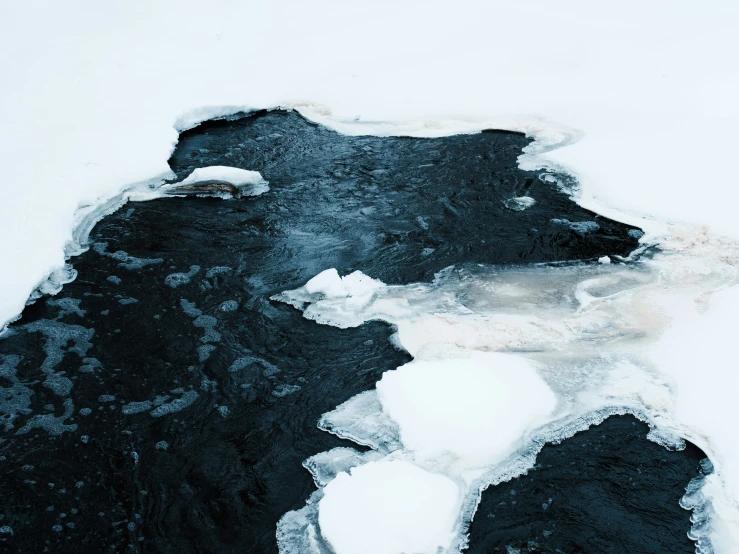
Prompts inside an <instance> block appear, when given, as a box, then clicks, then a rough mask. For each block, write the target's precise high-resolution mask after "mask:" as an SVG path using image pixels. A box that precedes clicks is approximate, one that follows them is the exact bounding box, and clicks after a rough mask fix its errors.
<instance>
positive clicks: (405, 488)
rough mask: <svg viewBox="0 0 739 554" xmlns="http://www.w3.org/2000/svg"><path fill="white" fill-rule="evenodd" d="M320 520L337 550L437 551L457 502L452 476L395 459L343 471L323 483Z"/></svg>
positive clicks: (369, 553) (349, 553)
mask: <svg viewBox="0 0 739 554" xmlns="http://www.w3.org/2000/svg"><path fill="white" fill-rule="evenodd" d="M324 494H325V496H324V497H323V499H322V500H321V502H320V508H319V524H320V526H321V531H322V533H323V535H324V537H325V538H326V539H327V540H328V541H329V543H330V544H331V546H332V547H333V549H334V552H335V553H336V554H398V553H400V552H408V553H410V552H413V553H414V554H435V553H436V552H438V549H439V548H441V549H444V548H446V547H447V546H448V545H449V543H450V542H451V539H452V536H453V526H454V522H455V520H456V516H457V514H456V513H457V510H458V506H459V502H460V495H459V488H458V487H457V485H456V484H455V483H454V481H452V480H451V479H448V478H446V477H443V476H441V475H437V474H434V473H430V472H428V471H424V470H423V469H421V468H419V467H418V466H416V465H414V464H411V463H408V462H405V461H401V460H397V461H388V460H381V461H376V462H370V463H368V464H366V465H363V466H360V467H357V468H354V469H353V470H351V474H349V473H346V472H342V473H340V474H339V475H338V476H337V477H336V478H335V479H334V480H332V481H331V482H330V483H329V484H328V485H327V486H326V488H325V492H324Z"/></svg>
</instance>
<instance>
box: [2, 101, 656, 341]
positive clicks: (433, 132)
mask: <svg viewBox="0 0 739 554" xmlns="http://www.w3.org/2000/svg"><path fill="white" fill-rule="evenodd" d="M281 109H284V110H295V111H297V112H298V113H300V114H301V115H302V116H303V117H305V118H306V119H308V120H309V121H312V122H314V123H318V124H320V125H323V126H325V127H327V128H329V129H332V130H334V131H336V132H339V133H342V134H346V135H353V136H358V135H371V136H407V137H416V138H433V137H442V136H452V135H459V134H475V133H479V132H481V131H483V130H487V129H495V130H502V131H513V132H520V133H524V134H525V135H526V136H527V137H529V138H531V139H532V142H531V144H530V145H529V146H527V147H526V148H525V149H524V151H523V152H522V153H521V155H520V156H519V159H518V164H519V167H521V169H525V170H530V171H535V170H540V169H552V170H554V171H557V172H561V173H565V174H568V175H573V176H574V177H575V178H576V176H575V174H574V173H573V172H572V170H571V168H567V167H564V166H562V165H560V164H558V163H556V162H554V161H552V160H549V159H547V158H546V157H545V155H546V154H548V153H551V152H553V151H555V150H558V149H560V148H564V147H565V146H568V145H571V144H574V143H575V142H577V140H578V139H579V138H580V137H581V136H582V133H580V132H578V131H575V130H574V129H571V128H568V127H566V126H564V125H557V124H553V123H548V122H546V121H545V120H544V119H542V118H538V117H529V118H527V117H510V118H500V117H498V118H495V117H489V118H477V119H447V120H443V119H442V120H435V121H433V122H432V123H430V122H428V121H405V122H390V121H385V122H364V121H362V122H359V121H355V120H348V119H343V118H336V117H333V116H332V115H331V111H330V110H329V109H328V108H326V107H323V106H317V105H315V104H309V103H305V102H301V103H296V104H285V105H275V106H271V107H263V108H257V107H248V106H221V107H202V108H198V109H195V110H190V111H188V112H185V113H183V114H180V115H179V116H178V117H177V118H176V120H175V122H174V124H173V129H174V130H176V131H177V132H178V134H179V133H182V132H184V131H186V130H188V129H192V128H194V127H197V126H198V125H200V124H202V123H205V122H207V121H212V120H219V119H239V118H241V117H247V116H248V115H250V114H251V113H254V112H257V111H261V110H269V111H271V110H281ZM177 143H178V141H177V140H175V141H174V142H173V143H172V145H171V149H170V151H169V155H168V156H167V159H168V158H169V156H171V154H172V152H174V149H175V148H176V147H177ZM165 163H166V160H165ZM175 177H176V176H175V175H174V173H172V171H171V170H170V171H167V172H165V173H161V174H159V175H156V176H154V177H151V178H148V179H145V180H143V181H137V182H134V183H129V184H124V185H122V186H120V187H119V188H118V190H117V192H115V193H113V194H111V195H109V196H105V195H100V196H98V197H97V198H95V199H94V200H87V199H81V200H80V204H79V206H78V207H77V209H76V210H75V212H74V214H73V216H72V224H71V229H70V230H69V231H68V233H67V235H66V237H67V238H66V240H65V244H64V247H63V251H62V252H61V253H58V254H62V255H63V261H62V262H61V263H52V264H51V265H50V267H49V268H47V269H46V271H45V272H44V274H43V275H39V276H37V278H36V279H35V282H34V283H28V284H27V285H26V287H25V288H26V289H27V290H28V293H27V294H26V297H25V298H24V299H21V298H15V299H14V300H11V301H9V306H6V305H3V304H2V303H0V334H2V333H3V332H5V330H6V329H7V327H8V325H9V324H11V323H12V322H14V321H17V320H18V319H19V318H20V315H21V312H22V311H23V308H24V306H25V305H26V304H27V301H28V300H29V299H31V300H33V299H34V298H37V297H38V296H37V295H38V294H42V293H50V294H52V295H53V294H56V292H58V291H59V290H61V289H60V288H59V287H60V286H61V285H63V284H64V283H68V282H70V280H69V279H70V278H69V276H68V275H65V274H68V273H69V271H68V269H67V268H68V265H69V264H68V261H69V259H70V258H71V257H73V256H76V255H78V254H80V253H82V252H84V251H85V249H86V240H87V234H88V233H89V231H90V230H91V229H92V228H93V227H94V226H95V225H96V224H97V222H98V221H100V219H102V218H103V217H105V215H108V214H109V213H113V212H114V211H116V210H117V209H119V208H120V207H122V206H123V205H125V204H126V202H129V201H146V200H150V199H154V198H161V197H163V196H165V195H166V188H164V187H169V186H170V185H174V184H181V183H182V182H184V180H183V181H181V182H177V183H166V181H168V180H171V179H173V178H175ZM185 180H186V179H185ZM165 183H166V184H165ZM558 185H559V184H558ZM560 186H561V185H560ZM564 188H565V189H567V187H564ZM260 190H261V189H260ZM566 192H568V193H569V194H570V196H571V198H572V200H573V201H575V202H576V203H577V204H579V205H580V206H582V207H584V208H586V209H589V210H592V211H594V212H596V213H598V214H600V215H603V216H605V217H609V218H610V219H614V220H616V221H620V222H622V223H627V224H629V225H634V226H636V227H640V228H641V229H643V230H644V231H645V235H644V236H643V237H642V239H641V243H642V244H654V243H658V242H659V240H660V238H661V237H664V236H665V234H666V229H667V226H666V225H664V224H662V223H660V222H658V221H656V220H653V219H649V218H644V217H640V216H635V215H632V214H627V213H623V212H620V211H618V210H615V209H611V208H608V207H606V206H603V205H602V204H601V203H600V202H599V201H598V200H597V199H595V198H594V197H592V195H589V194H587V191H584V190H583V187H582V186H581V185H578V186H577V187H576V188H575V189H574V190H572V189H567V190H566ZM114 206H116V207H114ZM52 291H56V292H52ZM6 301H7V300H6Z"/></svg>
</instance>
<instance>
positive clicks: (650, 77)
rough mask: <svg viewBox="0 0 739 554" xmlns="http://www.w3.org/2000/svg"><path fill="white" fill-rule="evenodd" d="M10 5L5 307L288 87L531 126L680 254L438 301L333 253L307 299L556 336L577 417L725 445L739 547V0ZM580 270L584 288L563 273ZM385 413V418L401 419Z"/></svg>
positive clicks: (588, 183) (395, 317)
mask: <svg viewBox="0 0 739 554" xmlns="http://www.w3.org/2000/svg"><path fill="white" fill-rule="evenodd" d="M285 13H289V14H290V17H285V16H284V14H285ZM0 19H2V21H4V22H5V27H4V29H5V30H4V33H2V35H0V49H1V50H2V51H3V52H4V55H3V56H2V58H1V59H0V72H2V75H3V77H4V83H6V84H5V86H4V87H3V89H2V91H1V92H0V100H1V101H0V133H1V134H0V167H2V168H3V182H2V185H0V236H2V240H1V241H0V260H2V271H0V290H2V295H1V296H0V324H2V323H4V322H7V321H9V320H11V319H13V318H15V317H16V316H17V315H18V314H19V313H20V311H21V310H22V308H23V305H24V302H25V301H26V299H27V298H28V297H29V295H30V294H31V292H32V291H33V290H34V289H35V288H36V286H37V285H39V284H40V283H41V282H42V281H45V280H46V278H47V277H49V276H51V280H50V281H49V282H47V283H45V284H44V287H43V290H44V291H46V292H54V291H56V290H59V287H61V286H62V285H63V283H65V282H68V281H69V280H70V279H73V278H74V275H75V274H74V271H73V270H72V269H71V268H65V267H64V260H65V245H68V244H69V243H71V246H70V247H69V248H67V250H66V254H73V253H74V252H77V251H79V247H78V245H82V244H84V238H85V234H86V232H88V231H89V228H90V226H91V225H92V224H93V223H94V221H96V219H97V218H99V217H101V216H102V215H104V214H105V213H109V212H110V211H112V210H115V209H117V208H118V207H120V206H121V205H122V204H123V203H124V202H125V201H127V200H146V199H150V198H155V197H157V196H158V195H159V194H158V190H157V188H156V187H158V186H159V185H160V184H162V183H163V182H164V180H165V179H171V178H172V177H173V175H172V173H171V172H170V170H169V167H168V165H167V163H166V162H167V159H168V158H169V155H170V153H171V152H172V149H173V147H174V145H175V143H176V140H177V132H178V130H183V129H187V128H190V127H192V126H194V125H196V124H197V123H198V122H200V121H202V120H204V119H207V118H209V117H214V116H223V115H227V114H231V113H235V112H238V111H239V110H243V109H247V110H248V109H252V108H263V107H273V106H278V105H282V106H291V107H294V108H296V109H299V110H300V111H301V112H302V113H304V114H305V115H306V116H308V117H310V118H312V119H314V120H315V121H318V122H321V123H324V124H326V125H329V126H331V127H333V128H335V129H337V130H340V131H342V132H345V133H350V134H363V133H364V134H366V133H371V134H378V135H399V134H404V135H415V136H440V135H448V134H453V133H457V132H474V131H476V130H480V129H483V128H489V127H497V128H506V129H516V130H521V131H524V132H526V133H528V134H529V135H530V136H532V137H535V138H536V142H535V143H534V144H533V145H532V146H531V147H530V148H529V149H528V150H527V152H526V154H524V155H523V156H522V157H521V158H520V164H521V165H522V167H525V168H536V167H540V166H542V165H543V164H547V163H548V164H553V165H558V166H561V167H563V168H564V169H566V170H569V171H571V172H572V173H574V174H575V175H577V177H578V178H579V180H580V183H581V187H580V189H578V190H575V191H573V194H574V196H575V198H576V199H577V200H578V202H579V203H580V204H581V205H583V206H585V207H587V208H589V209H592V210H594V211H596V212H598V213H600V214H603V215H605V216H608V217H614V218H616V219H619V220H621V221H626V222H630V223H634V224H636V225H639V226H641V227H642V228H644V229H645V230H647V231H648V236H647V237H646V239H645V240H650V241H660V242H661V243H662V245H663V247H664V248H665V253H664V255H662V256H661V257H658V258H657V259H655V260H654V262H645V263H644V264H643V265H642V266H640V267H638V268H635V269H633V270H629V271H626V270H625V269H624V268H623V267H621V266H619V264H607V263H603V264H598V266H597V271H596V270H591V269H588V270H584V271H583V272H582V274H577V272H576V271H570V270H567V269H563V268H559V269H560V270H561V271H559V270H558V271H553V272H551V271H549V270H543V269H541V268H538V269H537V268H532V270H531V271H520V272H518V273H516V272H512V273H511V275H512V279H511V280H510V281H507V280H506V279H505V278H500V279H498V280H497V281H496V278H495V277H490V278H488V277H484V276H483V277H480V276H478V277H479V278H478V277H475V278H474V279H472V280H471V283H472V284H471V285H470V286H476V287H478V288H477V289H475V290H473V291H472V292H476V293H477V294H476V296H475V297H476V298H478V305H477V309H476V310H473V312H474V313H471V314H470V313H467V312H465V310H463V309H462V308H465V309H467V310H468V311H469V308H467V307H466V306H457V307H451V308H450V307H449V306H446V305H437V308H438V309H437V310H436V311H434V312H432V311H431V310H430V309H426V308H423V306H421V305H420V304H419V302H420V300H424V301H426V302H427V303H428V304H429V305H434V301H435V298H436V299H437V300H438V298H437V297H436V296H435V295H436V292H435V291H434V290H433V288H431V289H426V288H424V287H421V288H417V289H413V288H401V289H398V288H393V287H380V286H377V287H366V288H365V287H364V285H363V284H362V283H355V282H354V281H355V280H356V281H362V279H358V278H357V277H354V278H352V279H350V280H349V281H348V282H345V280H346V279H347V277H346V276H345V277H344V278H340V277H339V276H338V274H337V275H335V276H333V275H329V276H325V277H326V279H325V280H326V282H324V283H320V282H319V283H314V284H315V285H317V286H316V289H315V292H314V293H318V295H319V296H320V295H323V298H322V299H319V298H317V297H315V298H314V297H313V296H312V295H313V294H314V293H311V292H310V291H308V290H303V291H301V292H300V293H299V294H298V293H296V294H298V295H299V296H300V298H299V299H296V302H298V301H299V302H300V303H309V304H308V307H307V309H306V316H308V317H313V318H314V319H316V320H318V321H321V322H323V323H331V324H339V323H340V324H342V325H345V326H352V325H358V324H360V323H361V322H362V321H364V320H365V319H366V318H369V317H382V318H384V319H387V320H389V321H393V322H395V323H396V324H397V325H398V326H399V330H398V340H399V341H400V343H401V344H402V345H403V346H404V347H406V348H407V349H408V350H409V351H410V352H411V353H413V354H414V355H416V356H418V357H419V358H420V359H426V360H432V359H440V358H441V357H444V356H446V357H447V358H450V359H454V358H458V357H459V356H460V355H461V354H463V353H464V352H465V351H468V350H480V351H492V352H495V351H506V352H509V353H514V354H512V355H515V356H521V357H523V356H527V357H528V358H529V361H531V360H533V358H534V357H536V356H533V355H527V354H526V352H535V351H536V350H535V349H534V348H539V349H540V350H539V352H540V353H541V354H540V355H539V356H538V357H539V358H540V359H537V360H535V361H536V362H537V363H538V364H539V366H537V367H539V370H538V374H539V375H540V377H541V378H542V379H544V381H546V383H547V385H548V386H549V388H550V389H551V390H552V391H553V392H554V394H555V395H556V397H557V400H558V405H557V408H556V409H555V411H554V412H553V413H552V415H551V418H552V420H553V421H554V420H556V419H557V418H560V419H559V420H557V421H559V422H560V423H561V425H560V427H559V429H560V431H561V429H564V428H565V427H566V424H569V423H571V422H572V421H575V419H576V418H577V417H580V416H583V414H584V413H585V412H584V411H583V410H590V411H592V410H596V409H599V408H602V409H605V408H606V407H608V406H610V407H614V406H615V405H616V404H617V403H621V404H620V406H621V407H622V408H623V407H624V406H625V407H626V408H628V409H630V410H641V412H640V413H641V414H642V415H643V416H644V417H645V418H647V419H649V420H650V421H651V422H652V423H655V424H656V423H660V424H661V425H662V426H663V427H664V429H663V430H662V431H661V432H663V433H669V431H670V429H671V428H672V430H673V431H674V432H675V433H678V434H680V433H682V434H683V435H684V436H686V437H688V438H690V439H691V440H695V441H696V443H697V444H698V445H699V446H701V448H704V449H705V450H706V452H708V453H709V454H710V455H711V458H712V460H713V461H714V463H715V465H716V468H717V471H716V473H715V474H714V475H713V476H711V477H709V478H708V479H707V480H706V484H705V485H704V486H703V488H702V489H701V491H702V493H703V494H704V495H705V497H706V499H707V500H708V501H709V502H710V503H711V510H712V513H715V514H716V516H715V517H713V518H712V519H711V524H710V525H709V526H708V527H706V528H705V529H704V531H703V532H704V533H709V534H710V538H711V540H712V541H713V542H714V546H716V547H717V551H718V552H731V551H734V550H736V548H735V545H736V544H737V540H738V539H737V537H739V532H737V529H739V517H738V516H737V514H739V508H738V507H737V505H738V504H737V502H738V501H739V490H738V488H737V484H736V481H737V480H738V479H739V454H737V447H736V446H735V444H736V441H735V440H734V439H733V437H732V436H731V432H730V422H731V421H735V420H736V417H735V406H734V405H735V402H734V401H733V396H732V391H733V386H732V385H733V380H734V377H735V375H734V374H735V373H736V371H735V368H736V363H735V362H734V359H735V349H734V348H733V340H732V338H733V337H732V336H731V335H730V334H729V333H730V330H731V329H733V328H735V327H736V325H735V321H736V315H735V314H736V313H737V310H736V308H737V307H738V306H737V303H738V302H739V300H737V295H739V293H737V292H736V290H737V289H736V287H735V285H736V283H737V277H736V269H735V266H736V265H738V264H737V262H739V259H737V257H736V255H735V252H736V242H735V240H736V239H739V218H737V217H736V206H737V195H738V194H739V193H738V192H737V190H739V188H738V187H737V186H736V177H735V174H734V173H733V172H732V171H731V167H730V163H731V162H730V161H731V160H733V159H734V157H735V156H736V146H737V139H736V128H737V127H738V125H737V124H738V123H739V103H737V101H736V98H739V65H738V64H736V59H737V57H738V54H739V41H737V40H736V33H735V30H736V28H737V24H738V23H739V5H737V4H736V3H735V2H728V1H719V0H714V1H709V2H707V3H703V4H701V6H700V9H696V8H695V6H694V5H692V4H689V3H675V2H669V1H667V0H656V1H654V2H649V3H643V2H638V1H636V0H625V1H624V2H621V3H619V4H618V6H604V5H603V4H599V3H593V2H587V1H585V0H562V1H560V2H556V3H553V2H548V1H546V0H532V1H529V2H525V3H513V2H472V1H466V0H460V1H458V2H454V3H453V4H448V3H440V2H438V3H437V2H431V3H429V2H423V3H421V2H404V3H397V2H373V3H366V4H359V3H339V2H333V1H331V0H317V1H316V2H311V3H300V2H289V1H278V2H273V1H270V2H267V1H261V2H260V1H255V2H248V3H234V2H230V1H227V0H220V1H213V2H210V3H208V5H207V7H204V5H203V4H199V3H195V2H190V1H186V2H174V1H162V2H156V3H149V2H143V1H141V0H138V1H133V2H126V3H125V4H123V3H121V4H111V3H100V2H93V1H92V0H71V1H70V2H65V3H59V2H51V1H46V2H34V3H29V2H25V3H24V2H5V3H2V5H0ZM554 148H558V149H557V150H553V149H554ZM666 223H687V224H690V225H693V226H695V225H705V224H710V225H711V229H712V233H707V232H704V231H702V230H701V229H698V228H695V227H693V228H688V229H687V230H686V229H684V228H682V227H679V226H674V225H667V224H666ZM73 229H74V232H73ZM583 231H587V229H585V228H584V229H583ZM721 234H723V235H727V236H728V237H730V238H728V239H720V238H717V235H721ZM604 261H605V260H604ZM593 271H595V272H596V273H595V274H594V273H593ZM491 275H492V274H491ZM370 277H371V276H370ZM337 278H338V279H339V280H338V281H337ZM516 279H522V280H523V281H525V282H528V283H529V287H528V288H527V287H519V286H517V281H516ZM366 283H369V282H366ZM366 283H365V284H366ZM355 285H357V286H358V285H361V286H359V290H363V291H364V294H355V290H354V288H353V287H354V286H355ZM442 285H443V283H441V284H440V285H439V286H442ZM536 287H539V288H538V289H537V288H536ZM547 287H548V288H547ZM729 287H731V288H729ZM491 289H492V290H495V291H497V292H498V293H501V294H500V296H492V297H491V295H490V290H491ZM565 289H566V290H567V292H568V293H569V294H571V296H570V297H571V298H574V299H575V305H574V308H573V306H570V305H563V304H561V303H558V302H557V300H556V299H557V296H556V295H555V294H549V292H547V291H562V290H565ZM526 290H529V291H532V290H538V294H527V293H526ZM644 290H646V291H647V292H649V294H642V293H643V292H644ZM506 291H508V292H510V293H511V294H512V293H514V292H515V293H516V295H515V296H507V295H506V294H505V293H506ZM604 291H606V292H604ZM608 291H611V292H608ZM613 291H615V292H613ZM293 292H295V291H293ZM419 295H420V296H419ZM712 295H715V296H713V298H711V296H712ZM491 298H493V300H491ZM321 302H323V303H324V304H323V305H322V306H321V305H320V304H321ZM422 308H423V309H422ZM321 314H323V315H321ZM322 318H323V319H322ZM591 336H597V337H599V339H598V340H600V341H601V342H600V343H599V344H600V348H594V347H593V346H592V343H588V341H587V340H586V339H587V338H588V337H591ZM609 356H610V358H609ZM614 357H615V358H617V359H616V360H615V362H614ZM618 368H620V369H618ZM604 384H608V386H607V387H606V386H605V385H604ZM665 391H668V392H667V393H665ZM364 400H366V402H364V404H362V406H364V408H367V409H368V407H369V406H375V408H377V407H378V406H379V403H378V402H376V401H372V398H370V396H367V397H365V398H364ZM375 400H376V398H375ZM422 401H423V400H419V402H422ZM349 403H351V400H350V401H348V402H347V404H349ZM352 405H354V406H356V405H358V404H357V403H355V404H352ZM377 409H382V406H380V407H379V408H377ZM343 416H346V417H348V416H349V414H347V413H343ZM334 417H336V418H338V415H337V414H334ZM384 417H385V419H383V418H382V417H379V416H378V417H377V418H375V419H374V420H373V421H374V422H379V423H382V425H381V427H382V429H383V430H384V432H386V433H391V431H392V425H389V424H388V425H385V424H386V423H387V421H386V419H387V417H388V416H387V414H384ZM398 417H399V418H400V419H403V417H402V416H400V415H398ZM583 417H584V416H583ZM596 419H597V418H594V419H592V418H591V419H590V420H588V421H595V420H596ZM337 421H338V419H337ZM351 421H352V425H353V427H352V433H355V434H357V436H358V434H359V433H360V430H361V429H360V427H361V425H360V424H361V421H359V420H356V419H354V420H351ZM568 422H569V423H568ZM379 423H378V425H379ZM401 427H402V426H401ZM547 429H549V428H548V427H547V426H546V425H545V426H544V430H547ZM550 430H551V429H550ZM332 432H337V433H339V432H340V429H338V428H334V429H332ZM555 434H556V433H555ZM408 436H409V437H410V435H408ZM368 440H369V439H368ZM388 444H389V443H388ZM398 444H399V443H398ZM398 444H396V446H397V447H398V448H400V449H401V450H402V448H403V445H402V444H399V446H398ZM398 452H400V451H398ZM400 453H401V454H403V453H404V452H400ZM405 454H408V453H407V452H405ZM390 455H394V454H390ZM377 463H379V462H372V463H371V464H367V465H366V466H360V467H358V468H355V469H354V470H352V477H347V478H348V479H349V480H351V479H353V478H354V475H355V474H358V475H361V473H357V472H359V470H360V469H362V468H364V467H366V468H370V467H373V466H372V464H377ZM409 463H411V462H409ZM374 467H376V466H374ZM448 470H449V469H448V468H446V469H443V470H442V469H441V468H438V471H448ZM413 471H415V470H413ZM491 471H493V472H495V471H498V470H497V469H496V470H493V469H491ZM368 472H369V469H368ZM368 474H369V473H368ZM378 474H379V473H378ZM340 477H341V475H340ZM337 479H338V478H337ZM342 480H346V479H345V478H342ZM360 481H361V482H363V483H365V484H366V483H367V482H369V481H372V482H373V483H374V481H373V480H372V479H368V481H362V478H361V477H360V478H358V482H360ZM332 483H333V481H332V482H331V483H329V484H328V486H329V487H330V486H331V484H332ZM373 486H377V483H374V484H373ZM360 488H361V487H360ZM327 489H328V487H327ZM408 492H409V495H411V496H413V494H415V493H413V491H408ZM473 492H474V491H472V489H470V491H466V492H464V493H462V494H465V495H467V497H469V495H470V494H472V493H473ZM468 493H469V494H468ZM473 496H474V495H473ZM409 501H410V500H409ZM347 502H348V503H349V504H348V505H351V501H350V500H349V499H347ZM340 516H341V514H339V515H337V517H340ZM468 516H469V514H468V513H467V515H462V516H460V517H463V518H464V517H468ZM378 517H379V516H378ZM340 521H342V522H343V521H344V520H343V519H341V520H340ZM326 523H327V526H328V527H331V524H330V522H326ZM347 524H348V523H347ZM440 527H442V526H440ZM389 528H391V529H392V528H393V527H389ZM445 528H446V527H445ZM427 530H429V531H431V532H433V531H435V528H434V527H430V526H429V527H428V529H427ZM337 533H338V531H337ZM371 535H379V533H371ZM338 536H339V535H335V537H338ZM732 537H733V538H732ZM336 540H341V539H338V538H337V539H336ZM377 540H381V538H378V539H377ZM432 542H433V541H432ZM282 544H284V543H281V545H282Z"/></svg>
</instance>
